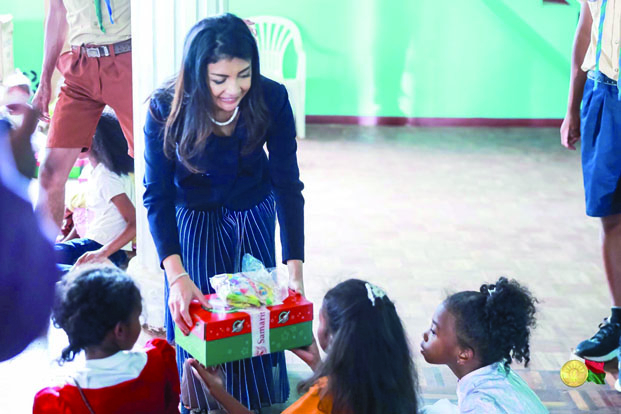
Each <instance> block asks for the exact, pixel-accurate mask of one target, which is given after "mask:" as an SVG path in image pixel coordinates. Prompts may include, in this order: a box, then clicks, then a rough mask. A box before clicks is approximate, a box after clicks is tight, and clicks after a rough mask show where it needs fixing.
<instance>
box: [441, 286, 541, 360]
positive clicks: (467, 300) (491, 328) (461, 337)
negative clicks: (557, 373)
mask: <svg viewBox="0 0 621 414" xmlns="http://www.w3.org/2000/svg"><path fill="white" fill-rule="evenodd" d="M535 303H537V299H535V298H534V297H533V296H532V294H531V293H530V291H529V290H528V289H527V288H525V287H523V286H521V285H520V284H519V283H518V282H517V281H515V280H507V278H505V277H501V278H499V279H498V281H497V282H496V283H494V284H484V285H482V286H481V288H480V289H479V291H478V292H475V291H465V292H459V293H455V294H453V295H451V296H449V297H448V298H447V299H446V300H445V301H444V305H445V306H446V310H448V311H449V312H450V313H451V314H452V315H453V316H454V317H455V326H456V330H457V340H458V342H459V345H460V346H461V347H462V348H470V349H472V350H473V351H474V353H475V355H476V356H478V358H479V359H480V360H481V363H482V366H486V365H490V364H493V363H495V362H503V363H504V365H505V369H508V368H509V364H511V362H512V360H513V359H514V358H515V359H516V360H517V361H518V362H522V361H524V366H528V362H529V361H530V345H529V342H530V331H531V328H533V327H534V326H535V323H536V320H535V312H536V308H535Z"/></svg>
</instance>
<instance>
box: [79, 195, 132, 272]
mask: <svg viewBox="0 0 621 414" xmlns="http://www.w3.org/2000/svg"><path fill="white" fill-rule="evenodd" d="M110 201H112V203H113V204H114V206H115V207H116V208H117V209H118V210H119V213H121V216H122V217H123V219H124V220H125V222H126V223H127V224H126V225H125V228H124V229H123V231H122V232H121V233H120V234H119V235H118V236H116V237H115V238H114V239H113V240H112V241H110V242H109V243H107V244H105V245H103V246H102V247H101V248H100V249H98V250H94V251H91V252H86V253H84V254H83V255H82V256H80V258H79V259H78V261H77V262H76V266H77V265H82V264H85V263H95V262H101V261H104V260H105V259H107V258H108V257H110V255H112V254H114V253H116V252H117V251H119V250H120V249H121V248H122V247H123V246H125V245H126V244H127V243H129V242H130V241H132V240H133V239H134V237H136V208H135V207H134V204H133V203H132V201H131V200H130V199H129V197H127V194H125V193H122V194H118V195H116V196H114V197H112V200H110Z"/></svg>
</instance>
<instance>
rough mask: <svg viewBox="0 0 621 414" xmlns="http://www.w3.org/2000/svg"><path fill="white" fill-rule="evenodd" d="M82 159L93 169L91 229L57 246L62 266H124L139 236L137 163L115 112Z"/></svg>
mask: <svg viewBox="0 0 621 414" xmlns="http://www.w3.org/2000/svg"><path fill="white" fill-rule="evenodd" d="M83 156H85V157H88V159H89V161H90V163H91V166H92V168H93V170H92V172H91V175H90V177H89V179H88V183H87V190H86V207H87V214H88V217H89V224H88V229H87V231H86V234H85V235H84V238H76V239H71V240H68V241H63V242H62V243H57V244H56V246H55V249H56V252H57V260H58V263H59V266H60V267H61V268H63V269H64V270H68V269H69V268H70V267H71V266H72V265H74V264H76V265H81V264H85V263H97V262H103V261H105V260H106V259H110V260H111V261H112V262H113V263H114V264H115V265H117V266H122V265H124V264H125V262H126V261H127V254H126V251H131V250H132V240H133V239H134V237H135V236H136V209H135V207H134V183H133V174H131V173H132V172H133V171H134V160H133V159H132V158H131V157H130V156H129V155H127V142H126V140H125V138H124V137H123V132H122V130H121V127H120V125H119V121H118V120H117V118H116V115H114V113H113V112H112V111H109V110H106V111H104V113H103V114H102V116H101V119H100V120H99V123H98V124H97V129H96V131H95V135H94V137H93V143H92V146H91V148H90V149H89V150H88V151H87V152H85V153H83ZM130 174H131V175H130ZM70 238H71V235H69V236H68V238H67V239H70Z"/></svg>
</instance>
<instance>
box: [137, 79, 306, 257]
mask: <svg viewBox="0 0 621 414" xmlns="http://www.w3.org/2000/svg"><path fill="white" fill-rule="evenodd" d="M261 86H262V89H263V94H264V99H265V103H266V105H267V108H268V110H269V114H270V124H269V127H268V129H267V133H266V134H265V136H264V143H267V150H268V153H269V156H268V154H266V152H265V150H264V145H257V146H256V147H255V149H254V150H253V151H252V152H251V153H249V154H247V155H242V154H241V147H242V145H243V143H244V141H245V139H246V137H247V131H246V129H245V128H244V122H243V121H244V120H243V114H240V118H239V119H238V121H237V126H236V127H235V131H234V132H233V134H232V135H231V136H227V137H223V136H218V135H215V134H212V135H211V136H210V137H209V139H208V141H207V144H206V147H205V151H204V153H203V154H202V155H201V156H199V157H197V158H196V159H193V160H192V162H193V165H196V166H198V167H199V169H200V170H201V171H203V173H200V174H195V173H192V172H190V171H189V170H188V169H187V168H185V167H184V166H183V164H182V163H181V162H180V161H179V160H178V159H169V158H167V157H166V155H165V154H164V151H163V137H164V127H165V125H164V122H165V120H166V118H167V116H168V114H169V112H170V96H166V95H165V94H162V93H159V94H158V93H155V94H154V96H153V97H152V99H151V102H150V111H149V114H148V115H147V121H146V124H145V127H144V134H145V152H144V154H145V160H146V169H145V176H144V185H145V193H144V197H143V202H144V206H145V207H146V209H147V216H148V219H149V227H150V229H151V234H152V235H153V240H154V242H155V246H156V248H157V252H158V255H159V258H160V261H162V260H164V259H165V258H166V257H168V256H170V255H173V254H179V255H181V247H180V244H179V235H178V231H177V222H176V218H175V207H176V206H182V207H186V208H190V209H194V210H213V209H217V208H220V207H226V208H229V209H232V210H246V209H249V208H251V207H254V206H255V205H257V204H259V203H260V202H261V201H263V200H264V199H265V198H266V197H267V196H269V194H270V193H273V194H274V197H275V199H276V211H277V214H278V222H279V224H280V238H281V242H282V259H283V262H286V261H287V260H291V259H299V260H304V198H303V197H302V189H303V188H304V184H303V183H302V181H300V174H299V169H298V162H297V156H296V151H297V143H296V132H295V123H294V120H293V113H292V111H291V105H290V104H289V98H288V95H287V90H286V89H285V87H284V86H283V85H281V84H279V83H277V82H274V81H272V80H270V79H267V78H265V77H262V78H261ZM163 120H164V121H163Z"/></svg>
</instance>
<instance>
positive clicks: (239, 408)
mask: <svg viewBox="0 0 621 414" xmlns="http://www.w3.org/2000/svg"><path fill="white" fill-rule="evenodd" d="M189 361H190V365H191V366H192V368H194V373H195V375H196V374H198V376H199V377H200V379H201V380H202V381H203V382H204V383H205V385H206V386H207V389H208V390H209V393H210V394H211V395H213V397H214V398H215V399H216V400H218V402H219V403H220V405H222V407H224V409H225V410H226V412H227V413H229V414H252V411H250V410H248V409H247V408H246V407H245V406H243V405H242V404H241V403H240V402H239V401H237V400H236V399H235V397H233V396H232V395H231V394H229V393H228V392H227V391H226V389H225V388H224V385H223V384H222V381H221V379H220V377H219V376H218V375H216V374H214V373H213V372H211V368H205V367H204V366H202V365H201V364H200V363H199V362H198V361H197V360H195V359H190V360H189Z"/></svg>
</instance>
